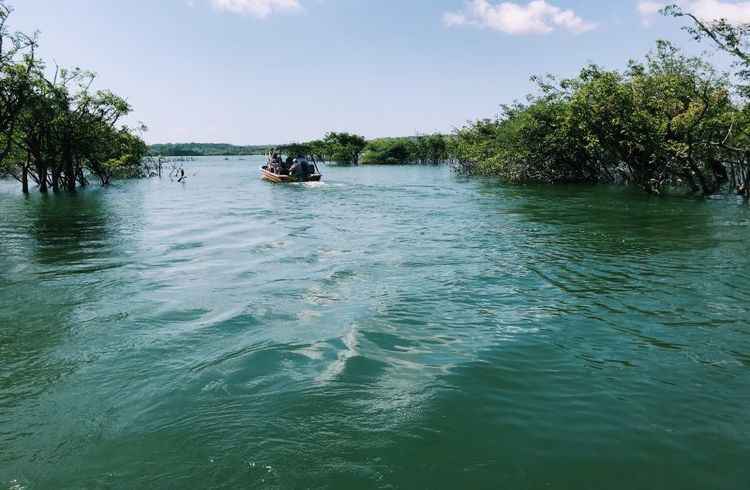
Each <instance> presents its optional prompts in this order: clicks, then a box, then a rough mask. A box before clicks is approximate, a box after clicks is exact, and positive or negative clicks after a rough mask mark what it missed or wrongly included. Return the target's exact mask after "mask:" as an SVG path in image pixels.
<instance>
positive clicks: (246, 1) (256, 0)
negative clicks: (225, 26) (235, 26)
mask: <svg viewBox="0 0 750 490" xmlns="http://www.w3.org/2000/svg"><path fill="white" fill-rule="evenodd" d="M211 3H212V4H213V6H214V8H216V9H217V10H221V11H224V12H232V13H235V14H243V15H252V16H254V17H258V18H259V19H265V18H266V17H268V16H269V15H271V14H273V13H276V12H293V11H295V10H300V9H301V8H302V5H300V3H299V0H211Z"/></svg>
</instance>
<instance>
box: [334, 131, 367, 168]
mask: <svg viewBox="0 0 750 490" xmlns="http://www.w3.org/2000/svg"><path fill="white" fill-rule="evenodd" d="M323 143H324V144H325V151H326V157H327V158H326V159H327V160H329V161H332V162H338V163H343V164H350V165H356V164H357V163H359V157H360V155H361V154H362V151H363V150H364V149H365V146H367V140H365V138H364V137H363V136H359V135H356V134H350V133H328V134H327V135H326V136H325V138H324V139H323Z"/></svg>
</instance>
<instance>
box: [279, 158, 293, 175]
mask: <svg viewBox="0 0 750 490" xmlns="http://www.w3.org/2000/svg"><path fill="white" fill-rule="evenodd" d="M292 165H294V160H293V159H292V156H291V155H289V156H288V157H286V160H285V161H284V162H283V163H282V165H281V171H282V173H283V174H284V175H290V172H291V171H292Z"/></svg>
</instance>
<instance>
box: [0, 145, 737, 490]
mask: <svg viewBox="0 0 750 490" xmlns="http://www.w3.org/2000/svg"><path fill="white" fill-rule="evenodd" d="M257 167H258V161H257V160H251V161H249V160H238V159H230V160H226V161H225V160H223V159H214V160H210V159H205V160H199V161H196V162H194V163H191V164H189V167H188V175H189V176H190V177H189V180H188V182H187V184H185V185H181V184H178V183H176V182H171V181H169V179H164V180H158V179H154V180H148V181H135V182H126V183H119V184H118V185H117V186H115V187H113V188H110V189H97V190H89V191H86V192H82V193H79V194H78V195H76V196H54V195H50V196H49V197H47V198H43V197H41V196H38V195H34V196H32V197H30V198H24V197H23V196H22V195H20V193H18V191H17V189H16V186H15V185H12V184H9V183H2V184H0V213H1V214H0V217H1V219H0V488H2V489H3V490H4V489H5V488H11V489H47V488H50V489H65V488H70V489H79V488H86V489H88V488H91V489H107V488H118V489H119V488H123V489H125V488H284V489H286V488H341V489H352V488H407V489H410V488H441V489H442V488H446V489H452V488H493V489H494V488H512V489H547V488H560V489H563V488H565V489H567V488H576V489H602V488H606V489H628V490H631V489H651V488H663V489H667V488H674V489H692V488H694V489H708V488H711V489H747V488H750V469H749V467H748V464H747V463H748V461H750V417H749V415H750V321H749V320H750V281H748V272H749V271H750V254H748V244H749V243H750V210H748V207H747V206H745V205H742V204H740V203H736V202H735V201H733V200H728V201H727V200H720V201H711V200H709V201H704V200H689V199H654V198H649V197H645V196H641V195H640V194H637V193H633V192H630V191H627V190H622V189H609V188H595V189H592V188H587V187H567V188H566V187H564V188H549V187H540V188H528V187H504V186H500V185H498V184H497V183H495V182H491V181H483V180H468V179H463V178H460V177H456V176H453V175H451V173H450V172H449V171H448V169H445V168H432V167H429V168H424V167H394V168H385V167H371V168H334V167H328V168H325V169H324V172H325V176H326V181H325V182H324V183H322V184H307V185H290V186H286V187H285V186H278V185H272V184H267V183H264V182H261V181H260V180H258V177H257Z"/></svg>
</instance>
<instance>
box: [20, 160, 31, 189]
mask: <svg viewBox="0 0 750 490" xmlns="http://www.w3.org/2000/svg"><path fill="white" fill-rule="evenodd" d="M28 165H29V164H28V163H24V164H23V168H21V192H23V193H24V194H28V193H29V167H28Z"/></svg>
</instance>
